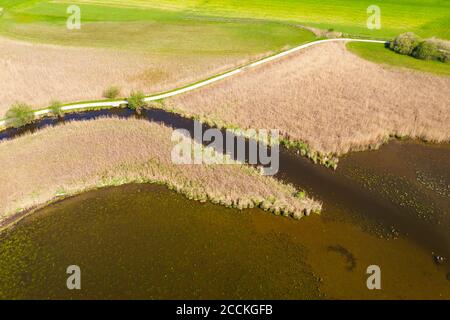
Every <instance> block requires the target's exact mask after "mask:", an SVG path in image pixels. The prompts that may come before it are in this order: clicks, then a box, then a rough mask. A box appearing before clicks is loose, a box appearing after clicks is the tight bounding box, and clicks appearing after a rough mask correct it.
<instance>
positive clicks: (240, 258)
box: [0, 185, 321, 299]
mask: <svg viewBox="0 0 450 320" xmlns="http://www.w3.org/2000/svg"><path fill="white" fill-rule="evenodd" d="M258 211H259V210H258ZM259 218H262V219H263V221H264V219H267V218H269V219H270V220H271V221H276V219H273V218H276V217H272V216H270V215H268V214H264V213H263V214H262V215H261V214H260V212H257V213H255V212H254V211H250V210H248V211H245V212H240V211H238V210H230V209H226V208H223V207H220V206H215V205H212V204H199V203H196V202H193V201H189V200H187V199H185V198H184V197H182V196H180V195H178V194H176V193H174V192H171V191H168V190H167V189H166V188H164V187H161V186H155V185H142V186H139V185H128V186H124V187H120V188H108V189H103V190H99V191H95V192H90V193H86V194H83V195H80V196H77V197H74V198H72V199H68V200H65V201H63V202H61V203H57V204H54V205H51V206H50V207H48V208H47V209H45V210H41V211H40V212H38V213H36V214H34V215H32V216H30V217H29V218H28V219H26V221H23V222H22V223H20V225H19V226H17V227H16V228H15V229H13V230H11V231H10V232H8V233H7V234H6V235H4V236H3V239H2V241H1V242H0V257H1V260H0V297H3V298H137V299H139V298H154V299H164V298H168V299H173V298H181V299H187V298H217V299H219V298H291V299H305V298H319V297H320V296H321V294H320V292H319V291H318V283H317V279H316V278H315V276H314V275H313V274H312V271H311V270H310V268H309V267H308V266H307V264H306V263H305V252H304V249H303V247H302V246H301V245H300V244H299V243H298V242H296V241H295V238H294V237H293V235H289V234H286V233H283V232H280V231H278V230H277V229H276V228H273V229H272V230H265V231H263V230H258V229H257V227H256V226H257V224H258V223H259V222H258V219H259ZM294 223H295V222H294ZM73 264H75V265H78V266H80V268H81V270H82V290H80V291H79V292H72V291H69V290H68V289H67V288H66V278H67V274H66V272H65V271H66V268H67V266H69V265H73Z"/></svg>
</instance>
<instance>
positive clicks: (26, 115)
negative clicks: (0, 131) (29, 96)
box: [6, 102, 34, 128]
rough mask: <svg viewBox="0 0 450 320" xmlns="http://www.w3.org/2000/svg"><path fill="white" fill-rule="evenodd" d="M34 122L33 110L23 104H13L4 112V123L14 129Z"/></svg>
mask: <svg viewBox="0 0 450 320" xmlns="http://www.w3.org/2000/svg"><path fill="white" fill-rule="evenodd" d="M33 120H34V111H33V109H32V108H31V107H30V106H29V105H27V104H25V103H21V102H18V103H15V104H13V105H12V106H11V108H9V110H8V111H7V112H6V121H7V123H8V124H9V125H11V126H12V127H14V128H18V127H21V126H24V125H26V124H28V123H30V122H32V121H33Z"/></svg>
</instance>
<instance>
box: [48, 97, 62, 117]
mask: <svg viewBox="0 0 450 320" xmlns="http://www.w3.org/2000/svg"><path fill="white" fill-rule="evenodd" d="M61 108H62V103H61V102H59V101H53V102H52V103H51V104H50V107H49V109H50V113H51V114H52V115H54V116H56V117H61V116H62V115H63V111H62V109H61Z"/></svg>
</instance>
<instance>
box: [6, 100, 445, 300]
mask: <svg viewBox="0 0 450 320" xmlns="http://www.w3.org/2000/svg"><path fill="white" fill-rule="evenodd" d="M101 115H116V116H120V117H134V116H135V115H134V114H133V113H132V112H131V111H129V110H127V109H115V110H108V111H89V112H85V113H81V114H77V115H70V116H69V118H68V117H67V116H66V119H65V120H61V119H59V120H58V119H45V120H43V121H42V122H38V123H36V124H33V125H31V126H28V127H27V128H24V129H21V130H19V131H15V130H10V131H6V132H3V133H2V134H3V136H0V139H2V138H8V137H11V136H15V135H18V134H20V133H22V131H23V130H37V129H39V128H41V127H42V126H45V125H49V124H56V123H59V122H62V121H67V120H68V119H73V120H83V119H91V118H95V117H98V116H101ZM141 117H143V118H146V119H149V120H151V121H158V122H163V123H165V124H166V125H170V126H172V127H174V128H185V129H189V130H190V131H192V128H193V121H192V120H189V119H185V118H182V117H180V116H176V115H173V114H170V113H167V112H165V111H162V110H147V111H145V112H144V114H143V115H142V116H141ZM449 168H450V146H449V145H448V144H445V145H438V146H433V145H427V144H421V143H416V142H408V141H405V142H395V141H394V142H391V143H389V144H387V145H385V146H383V147H382V148H381V149H380V150H377V151H367V152H359V153H352V154H350V155H348V156H346V157H344V158H343V159H341V162H340V164H339V167H338V170H337V171H336V172H333V171H331V170H330V169H326V168H324V167H322V166H318V165H314V164H312V163H311V162H310V161H309V160H307V159H304V158H302V157H300V156H297V155H295V154H294V153H292V152H290V151H288V150H284V149H282V150H281V154H280V172H279V174H278V175H277V178H280V179H282V180H284V181H286V182H290V183H293V184H294V185H296V186H297V187H299V188H304V189H306V190H307V191H308V192H309V193H310V194H312V195H313V196H315V197H316V198H318V199H320V200H321V201H323V202H324V212H323V213H322V215H321V216H313V217H309V218H305V219H302V220H301V221H299V222H298V221H293V220H291V219H283V218H280V217H275V216H271V215H269V214H266V213H263V212H262V211H260V210H247V211H244V212H238V211H235V210H230V209H225V208H221V207H217V206H213V205H203V204H199V203H195V202H190V201H187V200H185V199H184V198H183V197H182V196H179V195H175V194H172V193H170V192H168V191H165V190H164V189H161V188H156V187H152V186H124V187H120V188H110V189H105V190H100V191H94V192H90V193H87V194H84V195H81V196H78V197H75V198H73V199H69V200H65V201H64V202H61V203H59V204H55V205H51V206H49V207H48V208H46V209H44V210H41V211H40V212H39V213H37V214H34V215H33V216H31V217H29V218H27V219H25V220H24V221H23V222H22V223H21V224H20V225H19V226H17V227H16V228H14V229H11V230H10V231H9V232H8V233H7V234H5V235H3V240H2V241H1V247H0V248H1V250H2V251H1V252H0V257H1V260H0V261H1V263H0V264H1V270H0V272H1V274H3V277H2V279H3V280H2V282H0V292H1V293H0V296H4V297H73V298H77V297H95V298H110V297H111V298H121V297H134V298H155V297H157V298H224V297H227V298H293V299H294V298H319V297H324V296H325V297H337V298H349V297H350V298H405V297H408V298H431V297H434V298H450V281H448V280H447V279H446V278H447V276H448V273H449V272H450V268H449V265H448V260H446V261H444V263H443V264H436V263H435V261H434V259H435V258H436V257H437V256H442V257H444V258H447V259H448V257H450V232H449V231H450V217H449V213H450V200H449V199H450V186H449V181H450V174H449V172H450V170H448V169H449ZM152 253H153V254H152ZM219 253H220V254H219ZM197 261H199V263H197ZM69 264H79V265H80V267H82V270H83V279H84V280H83V283H84V281H85V282H86V284H85V286H84V287H83V290H82V291H81V292H77V293H73V292H68V291H67V289H66V287H65V279H66V274H65V272H64V271H65V268H66V267H67V265H69ZM371 264H377V265H380V267H381V268H382V271H383V290H381V291H376V292H375V291H369V290H367V287H366V285H365V280H366V277H367V275H366V273H365V271H366V270H365V269H366V268H367V266H369V265H371ZM82 265H83V266H82ZM214 270H216V272H215V271H214ZM108 279H110V280H108ZM18 283H19V284H20V285H17V284H18ZM46 283H47V285H46ZM43 288H45V289H43Z"/></svg>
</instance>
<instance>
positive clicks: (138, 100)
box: [127, 91, 147, 112]
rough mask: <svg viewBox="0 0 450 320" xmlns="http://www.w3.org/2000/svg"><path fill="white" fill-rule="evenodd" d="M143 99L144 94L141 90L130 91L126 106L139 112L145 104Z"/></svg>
mask: <svg viewBox="0 0 450 320" xmlns="http://www.w3.org/2000/svg"><path fill="white" fill-rule="evenodd" d="M144 99H145V95H144V93H143V92H142V91H132V92H131V95H130V97H129V98H128V99H127V101H128V108H130V109H132V110H136V111H137V112H140V111H141V109H142V108H143V107H145V106H146V105H147V104H146V103H145V101H144Z"/></svg>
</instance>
